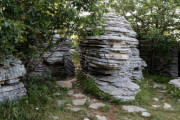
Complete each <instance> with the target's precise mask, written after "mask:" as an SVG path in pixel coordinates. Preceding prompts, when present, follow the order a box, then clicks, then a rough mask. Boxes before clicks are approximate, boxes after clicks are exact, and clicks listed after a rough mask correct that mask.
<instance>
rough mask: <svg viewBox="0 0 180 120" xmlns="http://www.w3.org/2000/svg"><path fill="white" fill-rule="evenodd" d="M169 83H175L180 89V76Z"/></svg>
mask: <svg viewBox="0 0 180 120" xmlns="http://www.w3.org/2000/svg"><path fill="white" fill-rule="evenodd" d="M169 84H171V85H174V86H176V87H178V88H179V89H180V78H178V79H173V80H171V81H170V82H169Z"/></svg>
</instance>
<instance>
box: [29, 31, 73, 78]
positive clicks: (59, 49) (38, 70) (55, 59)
mask: <svg viewBox="0 0 180 120" xmlns="http://www.w3.org/2000/svg"><path fill="white" fill-rule="evenodd" d="M58 39H60V36H59V35H58V34H56V35H55V36H54V40H53V42H54V43H56V42H57V40H58ZM70 47H71V42H70V41H69V40H66V41H62V42H60V43H59V44H57V45H55V46H53V48H51V49H50V50H48V51H47V52H46V53H45V54H44V56H43V59H41V60H37V61H33V65H32V67H33V68H34V69H33V70H30V71H31V73H30V76H47V75H48V74H53V75H58V74H64V73H65V74H67V75H68V76H72V75H74V64H73V62H72V60H71V54H70Z"/></svg>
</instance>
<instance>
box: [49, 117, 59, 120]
mask: <svg viewBox="0 0 180 120" xmlns="http://www.w3.org/2000/svg"><path fill="white" fill-rule="evenodd" d="M50 118H51V119H53V120H59V117H58V116H51V117H50Z"/></svg>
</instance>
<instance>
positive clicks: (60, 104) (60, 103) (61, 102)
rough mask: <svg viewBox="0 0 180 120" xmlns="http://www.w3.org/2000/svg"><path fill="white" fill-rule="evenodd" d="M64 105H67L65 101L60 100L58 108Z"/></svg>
mask: <svg viewBox="0 0 180 120" xmlns="http://www.w3.org/2000/svg"><path fill="white" fill-rule="evenodd" d="M64 103H65V101H64V100H58V101H57V104H58V106H62V105H63V104H64Z"/></svg>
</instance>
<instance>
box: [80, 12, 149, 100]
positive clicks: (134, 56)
mask: <svg viewBox="0 0 180 120" xmlns="http://www.w3.org/2000/svg"><path fill="white" fill-rule="evenodd" d="M105 18H106V19H107V22H106V23H105V24H104V26H105V30H106V31H107V32H105V33H104V34H103V35H101V36H88V37H87V38H86V40H83V41H82V42H81V43H80V48H81V52H80V56H81V66H82V69H83V70H84V71H85V72H88V73H89V74H91V75H92V76H94V77H95V79H96V80H95V81H96V83H97V85H98V87H99V89H100V90H102V91H104V92H106V93H108V94H110V95H112V96H114V97H115V98H118V99H122V100H124V101H127V100H134V99H135V96H136V94H137V93H138V92H139V91H140V88H139V86H138V85H137V84H135V83H134V82H133V80H141V79H142V77H143V76H142V70H143V68H144V67H145V66H146V63H145V62H144V61H143V60H142V59H141V58H140V57H139V50H138V49H137V46H138V40H137V39H136V33H135V32H134V31H133V30H132V28H131V26H130V23H129V22H128V21H127V20H125V18H123V17H122V16H119V15H117V14H115V13H109V14H107V15H105Z"/></svg>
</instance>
